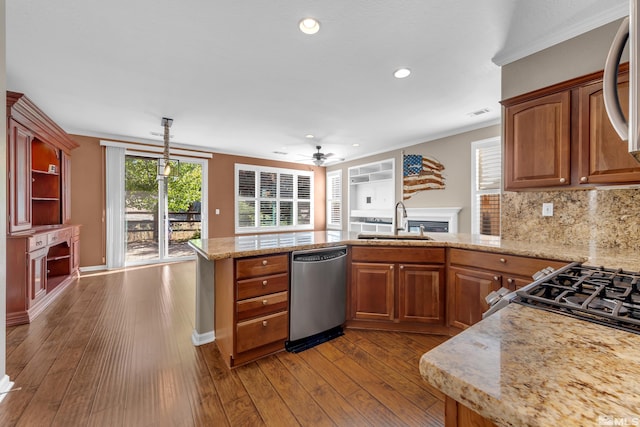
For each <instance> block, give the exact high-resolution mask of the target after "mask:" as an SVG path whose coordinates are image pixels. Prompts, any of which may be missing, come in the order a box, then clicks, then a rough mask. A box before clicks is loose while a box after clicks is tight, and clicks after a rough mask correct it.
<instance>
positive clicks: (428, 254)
mask: <svg viewBox="0 0 640 427" xmlns="http://www.w3.org/2000/svg"><path fill="white" fill-rule="evenodd" d="M351 259H352V260H353V261H363V262H387V263H393V262H401V263H420V264H429V263H436V264H444V248H417V247H412V248H407V247H392V246H385V247H371V246H354V247H352V248H351Z"/></svg>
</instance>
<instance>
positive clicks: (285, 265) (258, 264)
mask: <svg viewBox="0 0 640 427" xmlns="http://www.w3.org/2000/svg"><path fill="white" fill-rule="evenodd" d="M287 271H289V256H288V254H281V255H269V256H261V257H255V258H243V259H238V260H236V278H237V279H246V278H249V277H256V276H265V275H268V274H275V273H286V272H287Z"/></svg>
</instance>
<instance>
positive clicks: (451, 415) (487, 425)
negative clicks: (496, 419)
mask: <svg viewBox="0 0 640 427" xmlns="http://www.w3.org/2000/svg"><path fill="white" fill-rule="evenodd" d="M444 426H445V427H469V426H473V427H496V424H495V423H493V422H492V421H490V420H488V419H487V418H484V417H483V416H482V415H480V414H478V413H477V412H475V411H472V410H471V409H469V408H467V407H466V406H464V405H463V404H462V403H460V402H458V401H456V400H454V399H452V398H450V397H449V396H446V397H445V407H444Z"/></svg>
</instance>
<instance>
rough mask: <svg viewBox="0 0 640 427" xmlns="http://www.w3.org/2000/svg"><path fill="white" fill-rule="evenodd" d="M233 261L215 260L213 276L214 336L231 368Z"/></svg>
mask: <svg viewBox="0 0 640 427" xmlns="http://www.w3.org/2000/svg"><path fill="white" fill-rule="evenodd" d="M234 264H235V260H234V259H232V258H226V259H219V260H216V262H215V265H216V267H215V268H216V272H215V273H216V274H215V299H216V300H215V309H214V312H215V334H216V344H217V346H218V350H220V354H221V355H222V358H223V359H224V360H225V363H227V366H233V359H234V357H235V351H234V349H235V343H234V339H235V335H236V334H235V322H236V319H235V314H236V302H235V289H236V287H235V275H234Z"/></svg>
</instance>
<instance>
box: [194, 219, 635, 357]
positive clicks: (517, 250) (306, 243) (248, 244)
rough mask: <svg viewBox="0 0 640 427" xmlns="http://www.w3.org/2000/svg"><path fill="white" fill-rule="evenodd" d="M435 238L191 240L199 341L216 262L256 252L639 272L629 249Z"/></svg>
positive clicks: (325, 234) (316, 235)
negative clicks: (453, 253)
mask: <svg viewBox="0 0 640 427" xmlns="http://www.w3.org/2000/svg"><path fill="white" fill-rule="evenodd" d="M428 236H429V237H431V240H417V239H407V240H402V239H388V240H385V239H366V240H363V239H358V235H357V234H356V233H344V232H341V231H309V232H295V233H280V234H258V235H242V236H235V237H220V238H211V239H196V240H191V241H190V242H189V245H190V247H191V248H193V249H194V250H195V252H196V254H197V273H196V319H195V329H194V331H193V334H192V341H193V343H194V345H201V344H206V343H208V342H212V341H214V340H215V337H214V333H213V331H214V313H213V307H214V276H215V271H214V262H215V261H216V260H223V259H237V258H244V257H252V256H261V255H269V254H278V253H284V252H287V253H288V252H291V251H294V250H306V249H316V248H324V247H330V246H340V245H367V246H394V247H397V246H404V247H440V248H458V249H470V250H480V251H483V252H489V253H502V254H511V255H517V256H526V257H535V258H545V259H550V260H561V261H577V262H584V263H585V264H588V265H596V266H600V265H602V266H615V267H618V268H623V269H627V270H640V254H638V253H637V252H633V251H629V250H624V251H622V250H616V249H599V248H595V247H567V246H566V245H557V244H552V243H540V242H531V241H526V242H525V241H510V240H504V239H500V238H498V237H493V236H482V235H472V234H461V233H460V234H455V233H428Z"/></svg>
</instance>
